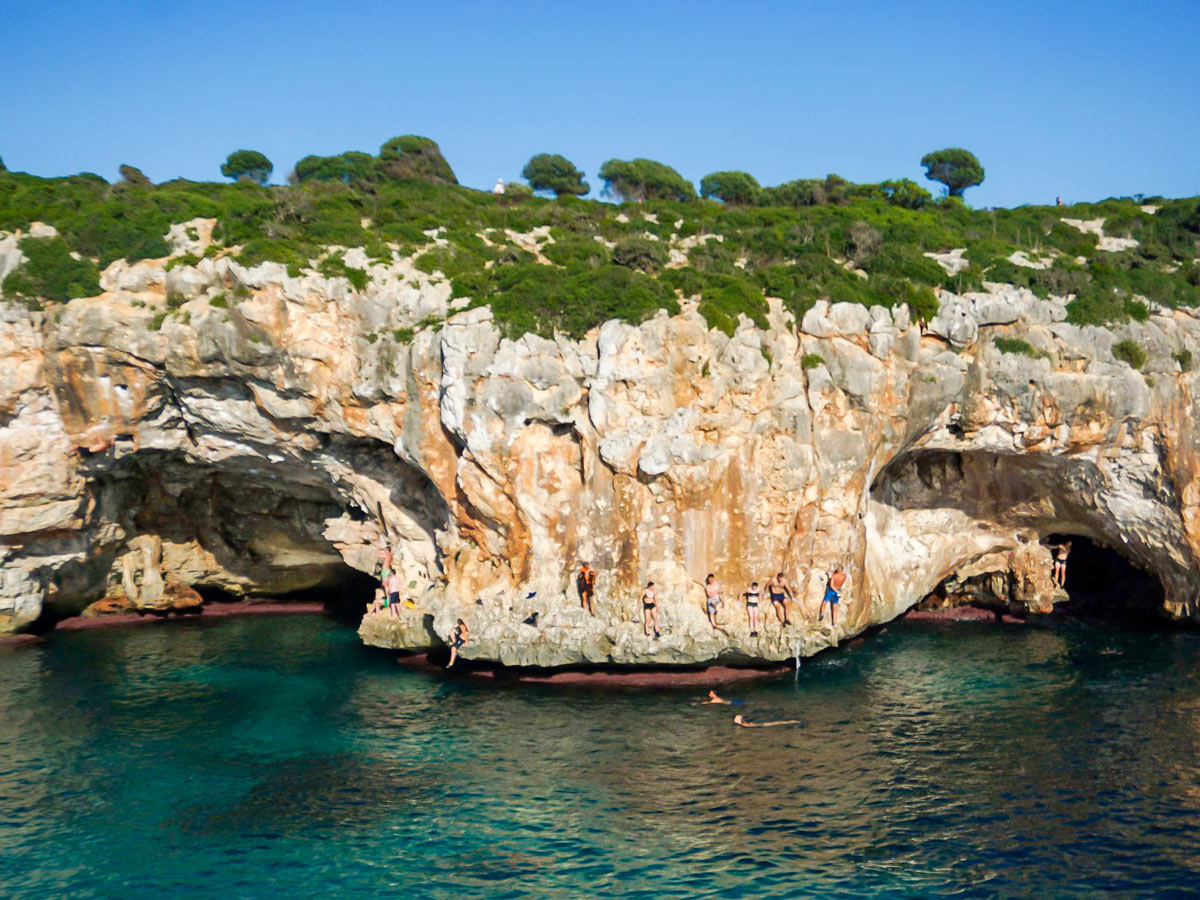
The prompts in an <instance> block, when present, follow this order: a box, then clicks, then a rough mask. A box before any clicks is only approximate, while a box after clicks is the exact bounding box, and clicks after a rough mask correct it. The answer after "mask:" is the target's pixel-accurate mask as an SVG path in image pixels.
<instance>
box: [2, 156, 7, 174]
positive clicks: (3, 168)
mask: <svg viewBox="0 0 1200 900" xmlns="http://www.w3.org/2000/svg"><path fill="white" fill-rule="evenodd" d="M7 171H8V169H6V168H5V167H4V158H3V157H0V172H7Z"/></svg>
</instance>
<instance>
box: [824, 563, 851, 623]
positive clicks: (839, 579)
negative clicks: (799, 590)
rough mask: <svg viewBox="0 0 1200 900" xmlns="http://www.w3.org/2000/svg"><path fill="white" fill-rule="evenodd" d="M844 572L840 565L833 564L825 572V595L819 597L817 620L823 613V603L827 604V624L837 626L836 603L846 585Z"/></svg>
mask: <svg viewBox="0 0 1200 900" xmlns="http://www.w3.org/2000/svg"><path fill="white" fill-rule="evenodd" d="M846 577H847V576H846V573H845V572H843V571H842V567H841V566H840V565H835V566H834V567H833V568H832V569H830V570H829V571H828V572H826V573H825V596H824V597H822V598H821V608H820V609H818V610H817V621H818V622H820V621H821V619H822V617H823V616H824V615H825V604H826V603H828V604H829V624H830V625H831V626H833V627H835V628H836V627H837V605H838V601H839V600H841V599H842V591H843V590H844V589H845V587H846Z"/></svg>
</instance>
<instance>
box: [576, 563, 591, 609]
mask: <svg viewBox="0 0 1200 900" xmlns="http://www.w3.org/2000/svg"><path fill="white" fill-rule="evenodd" d="M575 583H576V585H577V586H578V587H579V605H580V606H582V607H583V608H584V609H586V610H587V611H588V612H589V613H591V614H592V615H593V616H594V615H595V614H596V610H595V609H594V608H593V606H592V602H593V601H594V600H595V597H596V570H595V569H593V568H592V567H591V566H589V565H588V564H587V563H584V564H583V565H581V566H580V567H579V575H577V576H576V578H575Z"/></svg>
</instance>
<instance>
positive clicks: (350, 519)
mask: <svg viewBox="0 0 1200 900" xmlns="http://www.w3.org/2000/svg"><path fill="white" fill-rule="evenodd" d="M342 449H343V450H345V451H346V453H347V454H349V455H350V456H351V458H352V462H353V463H354V466H353V468H354V471H355V472H356V473H358V474H362V473H364V472H365V473H367V479H368V480H369V481H371V482H373V483H376V484H378V483H383V484H389V486H390V487H391V488H392V497H391V500H392V503H393V504H395V505H396V506H397V507H398V508H399V509H400V510H401V513H400V515H401V516H408V518H397V519H395V520H394V521H393V522H392V528H391V530H390V531H389V534H390V535H391V536H392V539H393V540H394V541H395V540H399V541H420V540H421V537H422V535H423V534H429V535H430V537H429V541H430V543H432V540H433V539H432V528H433V527H434V525H435V524H436V522H437V521H438V518H437V516H438V512H439V511H440V508H439V505H438V504H439V501H440V495H438V494H437V493H436V491H435V490H434V489H433V487H432V485H431V484H428V482H427V480H424V481H423V480H422V478H421V477H419V473H417V472H416V471H415V470H410V468H409V467H407V466H405V465H403V464H402V463H398V462H397V461H396V460H395V459H394V458H392V457H391V450H390V448H385V449H383V450H380V449H378V448H376V447H375V446H374V445H367V444H363V445H361V446H360V444H359V443H352V444H349V445H347V447H345V448H342ZM91 480H92V485H93V491H94V493H93V509H94V517H95V520H96V521H97V522H100V523H105V526H104V528H103V529H102V530H99V531H98V533H99V534H100V535H101V540H100V541H97V543H96V545H95V547H94V551H95V553H96V555H95V558H94V561H92V562H89V564H88V565H87V566H86V567H79V568H80V572H79V573H74V572H73V571H70V572H67V574H66V575H65V576H63V575H59V576H56V582H55V584H54V586H53V588H52V590H53V595H52V599H51V600H50V601H49V602H48V603H47V606H46V609H47V620H48V621H57V620H59V619H62V618H65V617H69V616H74V615H79V614H80V613H81V612H83V611H84V610H85V609H86V608H88V607H89V606H92V607H93V609H92V610H91V612H90V613H89V614H90V615H105V614H111V613H119V612H137V613H138V614H147V615H148V614H154V615H171V614H175V613H183V612H193V613H195V612H199V611H200V608H201V606H203V605H208V604H217V605H225V606H228V605H230V604H233V603H245V602H249V603H307V604H320V605H321V606H323V607H324V608H325V609H326V610H327V611H328V612H330V613H332V614H333V615H335V616H337V617H338V618H340V619H343V620H345V621H347V622H353V623H357V622H358V621H359V620H361V618H362V616H363V614H364V613H365V611H366V609H367V606H368V605H369V604H370V602H371V601H372V599H373V598H374V595H375V592H376V589H377V588H378V587H379V584H378V582H377V580H376V578H375V577H373V575H372V574H371V573H369V572H365V571H362V569H363V568H370V563H371V562H372V561H373V553H372V547H373V542H374V540H375V538H374V531H373V527H368V526H366V525H365V523H366V522H367V520H368V519H369V518H370V517H369V515H368V514H367V512H366V511H365V510H364V509H363V508H362V507H361V505H360V501H359V500H358V499H357V498H356V496H355V495H354V493H353V492H351V491H350V490H348V489H347V488H346V486H345V485H344V484H341V483H338V482H336V481H335V480H334V479H332V478H331V477H330V476H329V474H327V473H326V472H325V471H323V470H322V469H321V468H319V467H316V466H312V465H309V464H307V463H305V462H304V461H302V460H287V461H280V462H276V463H269V464H266V465H264V464H263V463H262V461H261V460H243V459H236V458H235V459H227V460H222V461H221V462H220V463H211V462H205V461H197V460H195V459H192V458H190V457H187V456H185V455H183V454H181V453H178V452H173V451H160V450H142V451H138V452H136V453H132V454H129V455H128V456H125V457H123V458H121V459H120V460H118V461H116V464H115V465H108V466H105V467H104V468H102V469H100V470H98V471H96V472H94V474H93V475H92V478H91ZM382 514H383V513H382V507H381V508H380V515H381V516H382ZM347 547H349V548H350V549H351V558H350V560H349V562H348V561H347V558H344V557H343V551H345V549H346V548H347ZM350 562H353V563H354V565H353V566H352V565H350V564H349V563H350ZM355 566H357V568H356V567H355Z"/></svg>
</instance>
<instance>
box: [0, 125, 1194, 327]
mask: <svg viewBox="0 0 1200 900" xmlns="http://www.w3.org/2000/svg"><path fill="white" fill-rule="evenodd" d="M964 153H966V151H958V150H953V151H939V152H938V153H936V154H929V155H928V156H927V157H926V158H925V159H924V160H922V164H923V165H925V166H926V167H927V168H928V169H929V174H928V177H929V178H931V179H936V180H939V181H942V182H943V183H944V184H945V185H946V186H947V189H948V192H949V194H948V196H945V197H943V198H940V199H935V198H934V197H933V196H932V195H931V194H930V192H929V191H926V190H925V189H924V188H922V187H921V186H920V185H918V184H916V183H915V182H912V181H909V180H906V179H900V180H894V181H885V182H882V183H879V184H855V183H852V182H849V181H846V180H845V179H842V178H839V177H838V176H836V175H828V176H826V177H825V178H813V179H800V180H796V181H792V182H788V183H786V184H782V185H777V186H773V187H761V186H760V185H759V183H758V182H757V180H755V179H754V178H753V176H751V175H749V174H747V173H744V172H729V171H726V172H717V173H713V174H712V175H709V176H706V177H705V178H704V179H703V181H702V182H701V190H700V196H697V194H696V190H695V188H694V186H693V185H692V184H691V183H690V182H688V181H687V180H686V179H684V178H682V176H680V175H679V173H677V172H675V171H674V170H673V169H671V168H670V167H669V166H665V165H663V164H662V163H658V162H655V161H652V160H643V159H634V160H610V161H609V162H607V163H605V165H604V166H603V167H602V168H601V170H600V172H599V178H600V180H601V181H602V182H603V183H604V185H605V190H606V192H607V193H608V194H609V195H611V196H613V197H614V198H616V199H617V200H618V201H619V202H616V203H605V202H599V201H591V200H583V199H580V198H579V197H577V196H575V194H577V193H579V192H581V190H586V184H584V183H583V173H581V172H579V171H578V170H577V169H575V167H574V166H573V164H571V163H570V162H569V161H568V160H566V159H564V158H562V157H561V156H552V155H550V154H539V155H537V156H535V157H534V158H533V159H531V161H530V165H529V166H527V168H526V177H527V178H528V179H529V180H530V181H531V183H532V187H533V188H536V189H537V192H538V193H537V194H535V193H534V192H533V191H532V190H531V189H530V188H529V187H526V186H525V185H513V186H511V188H510V191H509V193H507V194H504V195H500V196H496V195H493V194H491V193H483V192H480V191H476V190H471V189H468V188H465V187H462V186H459V185H458V184H457V180H456V178H455V176H454V172H453V170H452V169H451V168H450V166H449V164H448V163H447V162H446V160H445V159H444V158H443V157H442V154H441V151H440V149H439V148H438V147H437V144H436V143H434V142H433V141H431V140H429V139H427V138H419V137H414V136H405V137H400V138H394V139H392V140H391V141H388V142H387V143H385V144H384V145H383V148H382V149H381V151H380V153H379V154H378V155H371V154H367V153H358V152H354V151H351V152H348V153H345V154H341V155H339V156H333V157H316V156H309V157H305V159H303V160H300V162H298V163H297V165H296V167H295V170H294V172H293V173H292V176H291V178H290V182H291V183H290V184H287V185H281V186H268V185H265V184H263V183H262V182H263V181H265V179H266V177H267V174H268V173H269V172H270V171H271V163H270V161H269V160H267V159H266V157H264V156H262V154H258V153H256V152H255V151H247V150H240V151H237V152H235V153H233V154H231V155H230V157H229V158H228V159H227V160H226V161H225V164H224V165H223V166H222V167H221V168H222V171H223V172H224V173H225V174H226V175H227V176H228V177H230V178H236V179H237V180H236V181H234V182H233V183H215V182H195V181H185V180H182V179H180V180H175V181H169V182H164V183H162V184H158V185H155V184H151V183H150V182H149V181H148V180H147V179H145V177H144V176H141V177H140V178H139V177H137V176H140V175H141V173H140V172H139V171H138V170H137V169H135V168H134V167H132V166H128V167H126V168H128V169H129V170H130V173H134V174H127V175H126V177H125V178H123V179H122V180H121V181H119V182H117V183H114V184H110V183H109V182H107V181H106V180H105V179H103V178H101V177H100V176H98V175H94V174H90V173H83V174H79V175H72V176H67V177H61V178H41V177H37V176H33V175H28V174H24V173H17V172H5V171H3V170H2V169H0V232H13V231H16V230H18V229H20V230H23V231H24V230H27V229H28V227H29V225H30V224H31V223H33V222H44V223H47V224H50V225H53V226H54V227H55V228H56V229H57V230H58V232H59V237H57V238H33V237H25V238H24V239H23V240H22V242H21V250H22V253H23V255H24V256H25V262H23V263H22V264H21V265H20V266H19V267H18V268H16V269H15V270H14V271H12V272H11V273H10V274H9V275H8V277H7V278H6V280H5V281H4V282H3V284H2V285H0V291H2V292H3V295H4V296H5V298H6V299H9V300H16V301H19V302H25V303H27V304H28V305H31V306H40V305H43V304H45V303H47V302H62V301H65V300H67V299H69V298H71V297H76V296H89V295H91V294H95V293H99V286H98V283H97V282H98V273H99V271H100V270H102V269H103V268H104V267H105V266H107V265H109V264H110V263H112V262H113V261H114V260H117V259H121V258H124V259H127V260H130V261H133V260H138V259H146V258H161V257H165V256H167V255H168V254H169V253H170V248H169V246H168V245H167V243H166V241H165V235H166V233H167V231H168V229H169V228H170V226H171V225H172V224H176V223H180V222H186V221H189V220H191V219H195V218H212V219H215V220H216V226H215V228H214V231H213V235H214V238H215V239H216V241H217V242H218V244H217V246H216V247H215V248H210V249H209V252H210V254H215V255H232V256H234V257H235V258H236V259H237V260H238V261H239V262H241V263H244V264H246V265H254V264H257V263H261V262H264V261H275V262H279V263H283V264H285V265H286V266H287V267H288V270H289V272H290V273H291V274H293V275H300V274H303V273H306V272H313V273H319V274H324V275H326V276H329V275H332V274H338V273H341V270H342V269H345V268H347V267H346V266H345V264H344V263H342V265H341V266H340V268H339V267H338V266H336V265H334V262H342V260H341V257H340V256H339V257H337V258H336V259H334V257H333V256H331V251H330V248H331V247H339V248H348V247H361V248H364V249H365V251H366V253H367V255H368V256H369V257H370V258H371V259H372V260H376V261H379V262H388V263H390V262H392V261H393V260H396V259H399V258H402V257H415V265H416V266H417V267H419V268H421V269H422V270H424V271H426V272H441V273H442V274H443V275H444V276H445V277H446V278H447V279H448V280H449V281H450V282H451V284H452V286H453V291H454V294H455V296H457V297H467V298H471V300H472V302H473V303H475V304H488V305H490V306H491V307H492V309H493V312H494V314H495V316H496V319H497V321H498V322H499V323H500V324H501V325H502V326H503V327H504V328H505V330H506V331H507V332H508V333H509V334H513V335H515V334H519V333H522V332H526V331H530V332H536V333H541V334H551V333H553V331H554V330H556V329H557V330H559V331H562V332H565V333H567V334H571V335H574V336H579V335H581V334H583V333H584V332H586V331H587V330H588V329H589V328H591V327H593V326H595V325H597V324H599V323H600V322H602V321H604V320H605V319H608V318H624V319H628V320H631V321H640V320H641V319H643V318H645V317H646V316H649V315H652V314H653V313H654V312H655V311H656V310H658V309H663V308H665V309H668V310H671V311H674V310H677V309H678V305H679V303H680V302H682V301H683V300H685V299H698V301H699V311H700V312H701V313H702V314H703V315H704V316H705V318H706V319H707V321H708V322H709V324H710V325H711V326H713V327H717V328H720V329H722V330H724V331H726V332H729V333H731V332H732V330H733V329H734V328H735V327H736V325H737V317H738V314H739V313H741V314H745V315H746V316H747V317H749V318H750V319H752V320H753V321H755V322H756V323H758V324H760V325H765V322H766V311H767V303H766V297H767V296H772V297H778V298H780V299H781V300H782V301H783V303H784V305H785V306H786V307H787V308H788V309H790V310H791V311H792V312H793V313H795V314H796V315H797V317H799V316H801V315H803V313H804V312H805V311H806V310H807V309H808V308H809V307H811V306H812V305H813V303H815V302H816V301H817V300H819V299H827V300H829V301H831V302H852V303H863V304H866V305H886V306H893V305H898V304H900V303H907V304H908V305H909V307H910V309H911V310H912V311H913V312H914V314H915V315H916V316H918V317H919V318H926V319H927V318H928V317H930V316H932V315H934V314H935V313H936V310H937V302H936V299H935V295H934V289H937V288H945V289H948V290H952V291H955V292H960V293H961V292H963V291H970V290H982V289H984V284H985V282H993V283H997V282H998V283H1006V284H1014V285H1019V286H1023V287H1028V288H1030V289H1031V290H1033V291H1034V292H1035V293H1037V294H1039V295H1041V296H1047V295H1050V294H1053V295H1056V296H1063V297H1067V296H1070V297H1073V299H1072V301H1071V303H1070V304H1069V306H1068V311H1069V320H1070V321H1073V322H1076V323H1079V324H1105V323H1114V322H1120V321H1124V320H1126V319H1128V318H1130V317H1134V318H1139V319H1140V318H1144V317H1145V316H1146V315H1148V312H1149V308H1148V306H1147V301H1149V302H1150V303H1154V304H1159V305H1162V306H1164V307H1176V306H1200V266H1198V265H1197V262H1196V260H1197V257H1198V256H1200V198H1190V199H1183V200H1164V199H1162V198H1157V197H1155V198H1142V197H1137V198H1121V199H1109V200H1104V201H1101V202H1098V203H1081V204H1075V205H1072V206H1057V207H1056V206H1024V207H1019V208H1016V209H989V210H975V209H971V208H969V207H968V206H966V205H965V204H964V203H963V202H962V200H961V198H960V197H959V196H956V194H961V192H962V190H964V189H965V188H966V187H969V186H970V184H973V183H978V180H980V179H982V177H983V169H982V167H981V166H979V165H978V161H977V160H975V158H974V157H973V156H971V155H970V154H969V153H966V156H965V157H964V156H962V155H961V154H964ZM947 154H948V155H947ZM967 157H969V159H968V158H967ZM548 193H552V194H556V195H557V196H556V198H555V199H550V198H549V197H547V196H544V195H545V194H548ZM1097 220H1103V221H1102V222H1097ZM537 229H543V230H544V232H538V231H536V230H537ZM531 233H536V234H538V235H539V237H537V238H534V239H532V242H531V239H530V238H529V237H528V236H529V235H530V234H531ZM522 236H525V237H522ZM435 238H436V239H435ZM534 246H535V247H536V252H531V250H530V248H531V247H534ZM956 251H958V252H956ZM928 254H937V255H943V256H942V259H941V261H940V262H939V261H938V260H937V259H934V258H932V257H931V256H930V255H928ZM331 260H332V262H331ZM196 262H198V260H195V259H189V258H187V257H186V256H185V257H182V258H177V259H176V260H175V261H174V262H173V263H172V264H173V265H190V264H195V263H196ZM335 270H336V272H335ZM344 274H345V275H346V277H348V278H349V277H350V276H354V277H353V278H351V282H352V283H353V284H354V285H355V287H357V288H359V289H363V288H365V286H366V284H367V282H368V280H369V273H367V272H364V271H362V270H355V271H354V272H348V273H344Z"/></svg>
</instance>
